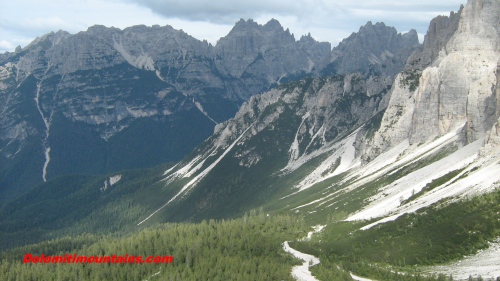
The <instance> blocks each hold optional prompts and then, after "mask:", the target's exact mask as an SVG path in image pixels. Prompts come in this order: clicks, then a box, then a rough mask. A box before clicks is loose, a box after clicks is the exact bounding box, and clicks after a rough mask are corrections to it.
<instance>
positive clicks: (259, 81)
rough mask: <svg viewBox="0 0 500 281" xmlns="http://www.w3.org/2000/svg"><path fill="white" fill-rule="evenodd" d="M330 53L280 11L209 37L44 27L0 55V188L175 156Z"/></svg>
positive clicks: (314, 68) (156, 29) (140, 29)
mask: <svg viewBox="0 0 500 281" xmlns="http://www.w3.org/2000/svg"><path fill="white" fill-rule="evenodd" d="M387 28H389V27H387ZM391 30H392V29H391ZM394 32H395V31H394ZM374 38H376V36H375V37H374ZM414 40H417V39H416V38H414ZM374 42H375V41H374ZM377 42H380V41H377ZM415 42H416V44H418V42H417V41H415ZM415 42H413V43H415ZM364 43H365V44H369V41H365V42H364ZM377 44H378V43H377ZM386 44H394V42H389V43H387V42H386ZM367 47H368V46H365V47H364V48H367ZM330 55H331V49H330V44H329V43H319V42H317V41H315V40H314V39H313V38H312V37H310V36H305V37H304V36H303V37H301V38H300V39H299V40H295V38H294V36H293V35H292V34H290V32H289V31H288V30H284V29H283V27H282V26H281V25H280V24H279V22H278V21H276V20H272V21H270V22H269V23H267V24H265V25H259V24H257V23H255V22H253V21H252V20H248V21H245V20H241V21H240V22H238V23H237V24H236V25H235V27H234V28H233V30H232V31H231V32H229V34H228V35H227V36H225V37H223V38H221V39H220V40H219V43H218V44H217V45H216V46H212V45H211V44H209V43H208V42H206V41H200V40H197V39H195V38H193V37H191V36H189V35H188V34H186V33H185V32H183V31H182V30H175V29H174V28H173V27H171V26H165V27H160V26H157V25H155V26H152V27H147V26H144V25H142V26H141V25H139V26H134V27H129V28H125V29H123V30H120V29H117V28H108V27H105V26H102V25H96V26H92V27H90V28H89V29H88V30H87V31H84V32H79V33H77V34H74V35H72V34H69V33H67V32H64V31H59V32H53V33H49V34H46V35H44V36H41V37H39V38H37V39H35V40H34V41H33V42H32V43H31V44H29V45H28V46H26V47H25V48H23V49H18V50H17V51H16V52H14V53H5V54H2V55H1V56H0V58H1V59H0V65H1V66H0V67H1V69H0V70H1V77H0V78H1V81H0V90H1V95H0V100H1V104H2V105H1V107H0V112H1V114H2V115H1V117H2V118H1V120H2V121H0V127H1V128H2V130H1V134H0V140H1V144H0V146H1V148H0V155H1V156H0V157H2V161H1V162H2V164H1V165H0V178H1V179H2V180H1V181H0V182H1V185H0V187H1V188H2V194H4V195H5V196H2V197H3V198H14V197H15V196H16V195H18V194H21V193H22V192H24V190H26V188H28V187H29V186H33V185H35V184H37V183H40V182H42V181H45V180H47V179H49V178H54V177H57V176H60V175H67V174H72V173H85V174H104V173H109V172H118V171H120V170H123V169H131V168H141V167H151V166H154V165H159V164H161V163H164V162H169V161H178V160H179V159H181V158H182V157H183V156H184V155H185V154H186V153H188V152H189V151H190V150H191V149H193V148H194V147H195V146H196V145H197V144H199V143H200V142H201V141H202V140H203V139H205V138H206V137H208V136H209V135H210V134H211V133H212V132H213V129H214V127H215V125H216V124H217V123H220V122H222V121H225V120H227V119H229V118H230V117H231V116H233V115H234V114H235V113H236V111H237V110H238V107H239V106H240V105H241V103H242V102H243V101H246V100H247V99H248V98H249V97H250V96H251V95H253V94H256V93H262V92H263V91H266V90H268V89H270V88H273V87H276V86H277V85H279V84H280V83H285V82H287V81H293V80H296V79H300V78H302V77H306V76H315V75H319V72H320V70H321V68H323V67H325V66H326V65H327V64H328V63H329V62H330ZM277 62H279V63H277ZM33 101H34V102H33ZM148 128H149V129H148ZM153 128H154V130H153ZM190 128H192V129H190ZM139 136H147V138H146V139H145V140H144V141H141V140H139ZM162 139H165V141H162ZM186 139H189V140H188V141H186V142H183V140H186ZM81 140H85V143H84V142H82V141H81ZM129 141H131V142H130V143H129V145H130V146H131V147H133V148H134V149H127V148H126V147H125V146H126V143H127V142H129ZM141 143H142V145H141ZM146 144H147V145H146ZM153 147H154V148H156V152H155V150H154V149H152V148H153ZM74 149H76V150H80V149H81V150H82V152H83V151H84V153H82V155H83V154H85V155H86V156H84V157H82V156H80V155H78V153H75V152H74V151H73V150H74ZM131 159H136V160H135V161H131ZM148 163H149V164H148ZM23 165H24V166H25V167H26V168H25V169H23V168H22V166H23ZM20 170H23V171H22V172H21V171H20ZM21 174H22V176H20V175H21ZM18 187H19V188H18ZM11 193H12V194H11Z"/></svg>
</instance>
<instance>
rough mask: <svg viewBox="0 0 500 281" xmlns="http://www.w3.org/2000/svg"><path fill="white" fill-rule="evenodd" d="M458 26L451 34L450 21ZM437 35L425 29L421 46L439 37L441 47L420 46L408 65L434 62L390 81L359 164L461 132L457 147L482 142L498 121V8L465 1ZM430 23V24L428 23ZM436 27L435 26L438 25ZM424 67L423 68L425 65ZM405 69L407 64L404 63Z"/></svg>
mask: <svg viewBox="0 0 500 281" xmlns="http://www.w3.org/2000/svg"><path fill="white" fill-rule="evenodd" d="M458 14H460V20H459V22H458V25H457V27H456V31H455V32H454V33H453V35H452V36H451V37H449V40H446V37H448V34H449V32H450V29H454V27H453V26H454V24H453V22H455V17H456V15H458ZM458 14H454V13H452V14H451V15H450V18H449V19H447V20H445V19H442V18H441V19H440V20H438V22H447V23H449V24H444V25H443V26H444V27H445V28H444V29H443V30H442V32H443V33H444V35H443V36H440V34H441V30H440V29H439V28H436V29H435V28H434V27H435V26H436V25H433V24H431V28H430V29H429V30H430V34H431V35H429V36H428V37H426V40H427V39H428V40H433V39H432V38H439V37H442V38H443V40H442V41H441V43H443V42H444V41H447V42H446V45H444V46H442V48H441V49H440V50H439V53H438V54H437V55H436V53H435V51H436V47H437V46H440V43H439V42H438V43H436V42H434V43H424V49H423V51H422V52H420V57H419V58H417V56H413V57H412V58H411V59H413V60H415V61H417V63H415V64H414V65H417V64H418V63H419V59H420V62H422V61H424V62H425V60H428V59H432V58H434V57H435V58H434V60H433V61H432V62H431V63H430V65H429V66H428V67H425V68H423V69H418V67H409V68H407V69H405V70H404V71H403V72H402V73H400V74H399V75H398V76H397V77H396V82H395V84H394V87H393V91H392V97H391V101H390V102H389V106H388V109H387V110H386V112H385V115H384V118H383V121H382V124H381V127H380V129H379V131H378V132H377V134H375V136H374V138H373V140H372V142H371V145H370V149H368V151H367V152H366V153H365V159H371V158H373V156H376V155H377V154H378V153H380V152H382V151H384V150H387V149H388V148H389V147H391V146H393V145H396V144H397V143H399V142H401V141H402V140H405V139H408V140H409V141H410V144H413V143H414V144H418V143H420V142H425V141H428V140H430V139H432V138H434V137H436V136H442V135H444V134H446V133H449V132H451V131H453V130H456V129H457V128H459V127H461V126H463V135H462V143H463V144H467V143H470V142H472V141H475V140H477V139H479V138H482V137H484V136H485V134H486V133H487V132H488V131H489V130H491V128H492V126H493V124H494V123H495V122H496V121H497V118H498V117H499V106H500V104H499V103H498V100H499V95H498V83H499V82H498V78H499V71H500V68H499V67H498V64H499V61H500V52H499V50H500V49H499V44H500V37H499V32H500V3H499V2H498V1H493V0H471V1H469V2H468V3H467V5H466V6H465V7H464V8H463V10H461V12H460V13H458ZM433 22H434V23H436V21H433ZM438 26H439V25H438ZM425 64H426V63H424V64H423V65H425ZM409 65H410V66H411V61H410V60H409Z"/></svg>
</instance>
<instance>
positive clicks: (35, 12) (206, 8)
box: [0, 0, 466, 53]
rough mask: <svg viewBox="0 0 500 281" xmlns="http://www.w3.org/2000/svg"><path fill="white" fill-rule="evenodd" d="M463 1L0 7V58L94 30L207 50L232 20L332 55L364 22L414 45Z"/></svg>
mask: <svg viewBox="0 0 500 281" xmlns="http://www.w3.org/2000/svg"><path fill="white" fill-rule="evenodd" d="M465 2H466V0H440V1H439V0H413V1H401V0H397V1H393V0H295V1H294V0H252V1H243V2H242V1H230V0H210V1H206V0H0V53H3V52H5V51H13V50H14V49H15V47H16V46H18V45H20V46H21V47H25V46H26V45H27V44H29V43H30V42H31V41H32V40H33V39H34V38H36V37H37V36H42V35H44V34H46V33H49V32H51V31H58V30H65V31H68V32H70V33H72V34H74V33H77V32H79V31H84V30H86V29H87V28H88V27H89V26H92V25H94V24H102V25H105V26H108V27H110V26H114V27H118V28H121V29H123V28H125V27H128V26H132V25H137V24H145V25H148V26H151V25H153V24H159V25H162V26H163V25H171V26H172V27H173V28H175V29H182V30H184V31H185V32H186V33H188V34H190V35H191V36H193V37H195V38H198V39H206V40H208V41H209V42H211V43H212V44H215V43H216V42H217V40H218V39H219V38H221V37H223V36H225V35H227V33H228V32H229V31H230V30H231V28H232V27H233V26H234V24H235V23H236V22H237V21H238V20H239V19H240V18H243V19H245V20H246V19H249V18H251V19H253V20H254V21H256V22H258V23H259V24H265V23H266V22H267V21H269V20H270V19H271V18H275V19H277V20H278V21H280V23H281V25H282V26H283V27H284V28H285V29H286V28H289V29H290V32H292V33H294V35H295V39H296V40H298V39H300V36H302V35H305V34H307V33H309V32H310V33H311V35H312V37H314V38H315V39H316V40H318V41H328V42H330V43H332V47H334V46H336V45H337V44H338V42H340V41H341V40H342V39H344V38H346V37H347V36H349V35H350V34H351V33H352V32H357V31H358V30H359V27H360V26H362V25H364V24H366V22H367V21H372V22H373V23H376V22H381V21H383V22H384V23H385V24H386V25H389V26H394V27H395V28H396V29H397V30H398V32H403V33H404V32H407V31H409V30H410V29H412V28H414V29H416V30H417V32H418V33H419V37H420V39H421V40H422V39H423V35H425V33H426V31H427V27H428V25H429V21H430V20H431V19H432V18H434V17H436V16H438V15H449V13H450V11H457V10H458V9H459V8H460V5H461V4H465Z"/></svg>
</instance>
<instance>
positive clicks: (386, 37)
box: [323, 22, 420, 76]
mask: <svg viewBox="0 0 500 281" xmlns="http://www.w3.org/2000/svg"><path fill="white" fill-rule="evenodd" d="M419 46H420V44H419V42H418V36H417V33H416V31H415V30H412V31H410V32H408V33H405V34H401V33H398V32H397V31H396V29H395V28H394V27H388V26H386V25H385V24H384V23H383V22H379V23H376V24H373V23H372V22H368V23H366V24H365V25H364V26H361V27H360V29H359V31H358V32H357V33H352V34H351V35H350V36H349V37H348V38H346V39H344V40H342V42H340V44H339V45H338V46H337V47H335V48H333V50H332V53H331V60H330V62H331V63H330V65H329V66H327V68H326V69H325V70H324V71H323V74H324V75H326V74H330V75H331V74H346V73H352V72H362V73H363V74H365V75H370V74H375V75H388V76H395V75H396V74H397V73H398V72H399V71H401V69H403V66H404V63H401V60H403V61H406V58H408V56H409V55H410V54H411V53H412V52H413V51H414V50H415V49H416V48H417V47H419Z"/></svg>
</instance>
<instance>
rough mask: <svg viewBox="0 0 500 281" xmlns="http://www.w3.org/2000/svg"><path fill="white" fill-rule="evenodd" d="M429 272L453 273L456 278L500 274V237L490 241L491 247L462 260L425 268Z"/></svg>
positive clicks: (465, 278)
mask: <svg viewBox="0 0 500 281" xmlns="http://www.w3.org/2000/svg"><path fill="white" fill-rule="evenodd" d="M425 271H427V272H429V273H437V274H445V275H447V276H448V275H452V276H453V278H454V279H456V280H468V278H469V275H472V277H474V278H478V277H479V276H481V277H482V278H493V279H495V278H496V277H497V276H500V239H497V240H496V241H495V242H494V243H490V245H489V248H488V249H485V250H481V251H479V253H477V254H475V255H472V256H468V257H466V258H464V259H463V260H461V261H457V262H454V263H451V264H448V265H441V266H431V267H428V268H426V269H425Z"/></svg>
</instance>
